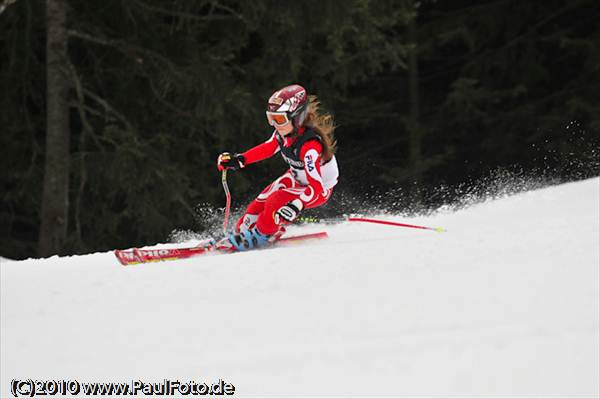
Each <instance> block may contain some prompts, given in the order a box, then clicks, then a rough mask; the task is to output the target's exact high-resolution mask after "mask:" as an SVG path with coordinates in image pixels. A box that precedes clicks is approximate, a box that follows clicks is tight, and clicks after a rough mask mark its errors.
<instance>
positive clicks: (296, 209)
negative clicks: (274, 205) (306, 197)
mask: <svg viewBox="0 0 600 399" xmlns="http://www.w3.org/2000/svg"><path fill="white" fill-rule="evenodd" d="M303 208H304V204H302V201H300V200H299V199H295V200H293V201H290V202H288V203H287V204H285V205H284V206H282V207H281V208H279V209H278V210H277V212H275V224H280V223H279V222H280V221H286V222H288V223H292V222H293V221H294V220H296V218H297V217H298V215H300V212H302V209H303ZM282 219H283V220H282Z"/></svg>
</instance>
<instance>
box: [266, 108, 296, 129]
mask: <svg viewBox="0 0 600 399" xmlns="http://www.w3.org/2000/svg"><path fill="white" fill-rule="evenodd" d="M267 121H269V125H271V126H283V125H286V124H287V123H289V121H290V119H289V118H288V116H287V112H271V111H267Z"/></svg>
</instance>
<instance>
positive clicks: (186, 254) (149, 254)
mask: <svg viewBox="0 0 600 399" xmlns="http://www.w3.org/2000/svg"><path fill="white" fill-rule="evenodd" d="M327 237H328V235H327V232H325V231H322V232H319V233H309V234H300V235H295V236H290V237H283V238H280V239H279V240H278V241H276V242H275V243H274V244H273V246H283V245H290V244H296V243H301V242H304V241H308V240H319V239H324V238H327ZM232 252H236V251H231V250H222V249H218V248H217V247H216V246H215V242H214V241H212V240H210V241H204V242H201V243H200V244H199V245H197V246H195V247H189V248H161V249H140V248H132V249H125V250H121V249H117V250H115V256H116V257H117V259H118V260H119V262H120V263H121V264H122V265H123V266H129V265H136V264H140V263H149V262H162V261H168V260H177V259H187V258H191V257H194V256H200V255H206V254H209V253H215V254H225V253H232Z"/></svg>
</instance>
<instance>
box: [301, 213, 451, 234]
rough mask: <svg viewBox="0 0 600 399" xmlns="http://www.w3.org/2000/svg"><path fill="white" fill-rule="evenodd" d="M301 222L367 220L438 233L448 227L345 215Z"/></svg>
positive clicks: (311, 218) (313, 218)
mask: <svg viewBox="0 0 600 399" xmlns="http://www.w3.org/2000/svg"><path fill="white" fill-rule="evenodd" d="M298 221H299V222H302V223H336V222H338V223H339V222H365V223H377V224H385V225H389V226H398V227H408V228H412V229H422V230H432V231H437V232H438V233H443V232H445V231H446V229H444V228H442V227H426V226H417V225H415V224H406V223H398V222H388V221H387V220H379V219H369V218H363V217H357V216H344V218H343V219H342V218H333V219H320V218H315V217H300V218H299V219H298Z"/></svg>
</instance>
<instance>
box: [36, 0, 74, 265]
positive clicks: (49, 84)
mask: <svg viewBox="0 0 600 399" xmlns="http://www.w3.org/2000/svg"><path fill="white" fill-rule="evenodd" d="M66 11H67V5H66V0H47V1H46V12H47V15H46V21H47V43H46V74H47V75H46V90H47V93H46V161H45V168H44V186H43V194H42V211H41V226H40V236H39V243H38V245H39V248H38V250H39V255H40V256H50V255H53V254H57V253H59V252H60V251H61V249H62V247H63V245H64V242H65V239H66V236H67V225H68V215H69V139H70V127H69V106H68V92H69V81H68V75H67V71H68V64H67V40H68V38H67V31H66V26H65V24H66Z"/></svg>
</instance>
